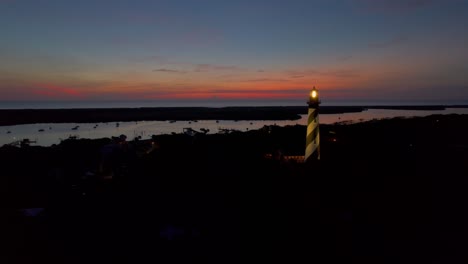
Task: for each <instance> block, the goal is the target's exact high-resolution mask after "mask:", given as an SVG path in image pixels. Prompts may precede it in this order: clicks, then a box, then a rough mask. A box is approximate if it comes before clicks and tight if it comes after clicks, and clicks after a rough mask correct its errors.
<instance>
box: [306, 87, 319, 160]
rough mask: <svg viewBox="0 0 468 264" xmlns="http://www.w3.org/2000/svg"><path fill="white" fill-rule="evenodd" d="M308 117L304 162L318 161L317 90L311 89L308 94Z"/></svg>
mask: <svg viewBox="0 0 468 264" xmlns="http://www.w3.org/2000/svg"><path fill="white" fill-rule="evenodd" d="M307 103H308V104H309V117H308V119H307V138H306V151H305V157H304V159H305V162H308V161H310V160H320V132H319V115H318V111H319V104H320V100H319V96H318V92H317V89H315V87H314V89H312V92H310V96H309V101H308V102H307Z"/></svg>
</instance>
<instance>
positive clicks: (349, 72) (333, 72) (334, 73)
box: [286, 70, 359, 78]
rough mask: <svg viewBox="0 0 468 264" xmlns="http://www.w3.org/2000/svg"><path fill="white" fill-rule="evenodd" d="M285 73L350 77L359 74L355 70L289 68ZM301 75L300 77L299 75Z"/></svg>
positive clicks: (291, 75) (296, 76)
mask: <svg viewBox="0 0 468 264" xmlns="http://www.w3.org/2000/svg"><path fill="white" fill-rule="evenodd" d="M286 74H289V75H290V78H303V77H311V76H331V77H336V78H352V77H357V76H359V72H358V71H356V70H328V71H319V70H289V71H286ZM299 76H301V77H299Z"/></svg>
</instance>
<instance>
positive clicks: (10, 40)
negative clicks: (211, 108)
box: [0, 0, 468, 103]
mask: <svg viewBox="0 0 468 264" xmlns="http://www.w3.org/2000/svg"><path fill="white" fill-rule="evenodd" d="M467 28H468V0H236V1H219V0H212V1H209V0H196V1H195V0H194V1H189V0H184V1H182V0H168V1H162V0H161V1H158V0H152V1H150V0H139V1H137V0H128V1H123V0H113V1H110V0H109V1H100V0H80V1H76V0H75V1H68V0H56V1H52V0H41V1H38V0H31V1H29V0H0V101H46V100H47V101H50V100H57V101H66V100H74V101H98V100H178V99H180V100H280V101H281V100H284V101H287V100H300V101H304V99H307V96H308V91H309V90H310V89H311V88H312V87H313V86H316V87H317V88H318V89H319V92H320V96H321V99H322V101H327V100H328V101H336V102H358V101H375V102H382V101H391V102H402V103H404V102H430V103H468V64H467V62H468V30H467Z"/></svg>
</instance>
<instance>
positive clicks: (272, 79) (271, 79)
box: [239, 78, 290, 82]
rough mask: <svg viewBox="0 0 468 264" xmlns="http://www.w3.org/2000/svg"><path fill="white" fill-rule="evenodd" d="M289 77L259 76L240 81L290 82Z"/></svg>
mask: <svg viewBox="0 0 468 264" xmlns="http://www.w3.org/2000/svg"><path fill="white" fill-rule="evenodd" d="M289 81H290V80H287V79H274V78H259V79H250V80H244V81H239V82H289Z"/></svg>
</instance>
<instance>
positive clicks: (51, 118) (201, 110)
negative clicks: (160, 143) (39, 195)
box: [0, 105, 468, 126]
mask: <svg viewBox="0 0 468 264" xmlns="http://www.w3.org/2000/svg"><path fill="white" fill-rule="evenodd" d="M450 107H461V108H467V107H468V106H463V105H458V106H457V105H452V106H444V105H428V106H427V105H426V106H424V105H422V106H322V107H321V108H320V113H321V114H342V113H353V112H361V111H364V110H365V109H370V108H372V109H394V110H398V109H400V110H444V109H445V108H450ZM301 114H307V107H306V106H283V107H281V106H269V107H222V108H209V107H155V108H108V109H106V108H104V109H91V108H90V109H19V110H17V109H10V110H8V109H0V126H9V125H19V124H35V123H97V122H125V121H166V120H177V121H178V120H295V119H299V118H300V116H299V115H301Z"/></svg>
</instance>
